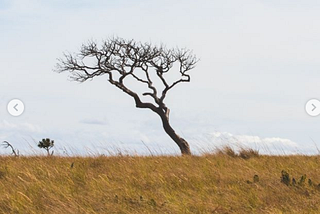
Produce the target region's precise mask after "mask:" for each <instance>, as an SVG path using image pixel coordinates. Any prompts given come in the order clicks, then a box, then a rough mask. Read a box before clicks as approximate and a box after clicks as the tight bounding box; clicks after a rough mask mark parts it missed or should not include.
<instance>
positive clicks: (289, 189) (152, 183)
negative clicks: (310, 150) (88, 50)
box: [0, 148, 320, 214]
mask: <svg viewBox="0 0 320 214" xmlns="http://www.w3.org/2000/svg"><path fill="white" fill-rule="evenodd" d="M319 158H320V157H319V156H303V155H292V156H265V155H259V154H258V153H257V151H255V150H245V149H243V150H242V151H241V150H239V151H238V152H235V151H233V150H232V148H223V149H221V151H216V152H215V153H211V154H204V155H202V156H127V155H118V156H110V157H106V156H96V157H58V156H56V157H55V156H53V157H45V156H29V157H23V156H22V157H9V156H0V213H60V214H61V213H92V214H93V213H320V204H319V203H318V202H319V201H320V190H319V189H318V188H317V184H318V183H320V173H319V172H320V162H319V160H320V159H319ZM282 170H285V171H286V172H288V173H289V174H290V176H291V177H296V178H299V177H300V176H301V175H304V174H306V175H307V179H308V178H309V179H312V182H313V183H314V185H313V186H312V185H310V186H309V185H304V186H302V185H300V186H299V185H285V184H283V183H282V182H281V172H282Z"/></svg>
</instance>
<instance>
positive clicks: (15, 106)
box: [13, 104, 313, 111]
mask: <svg viewBox="0 0 320 214" xmlns="http://www.w3.org/2000/svg"><path fill="white" fill-rule="evenodd" d="M18 105H19V104H15V105H14V106H13V108H14V110H16V111H19V110H18V109H17V106H18ZM312 111H313V110H312Z"/></svg>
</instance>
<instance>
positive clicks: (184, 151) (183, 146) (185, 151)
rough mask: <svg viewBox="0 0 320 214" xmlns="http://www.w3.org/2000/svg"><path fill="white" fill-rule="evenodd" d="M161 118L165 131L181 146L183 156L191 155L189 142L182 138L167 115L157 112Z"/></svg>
mask: <svg viewBox="0 0 320 214" xmlns="http://www.w3.org/2000/svg"><path fill="white" fill-rule="evenodd" d="M157 113H158V114H159V116H160V118H161V121H162V125H163V129H164V130H165V132H166V133H167V134H168V135H169V136H170V137H171V139H172V140H173V141H174V142H175V143H176V144H177V145H178V146H179V148H180V151H181V154H182V155H191V151H190V147H189V144H188V142H187V141H186V140H185V139H183V138H182V137H180V136H179V135H178V134H177V133H176V132H175V131H174V129H173V128H172V127H171V125H170V123H169V116H167V115H166V114H165V113H163V112H162V111H161V112H157Z"/></svg>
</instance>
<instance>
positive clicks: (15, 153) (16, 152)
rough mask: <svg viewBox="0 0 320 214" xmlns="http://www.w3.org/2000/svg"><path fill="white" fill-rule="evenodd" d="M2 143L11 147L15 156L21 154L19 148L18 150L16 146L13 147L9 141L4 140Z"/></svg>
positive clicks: (5, 146) (6, 146)
mask: <svg viewBox="0 0 320 214" xmlns="http://www.w3.org/2000/svg"><path fill="white" fill-rule="evenodd" d="M2 145H3V146H4V148H8V147H10V149H11V151H12V154H13V155H14V156H16V157H18V156H19V150H16V149H15V148H13V146H12V145H11V144H10V143H9V142H8V141H3V143H2Z"/></svg>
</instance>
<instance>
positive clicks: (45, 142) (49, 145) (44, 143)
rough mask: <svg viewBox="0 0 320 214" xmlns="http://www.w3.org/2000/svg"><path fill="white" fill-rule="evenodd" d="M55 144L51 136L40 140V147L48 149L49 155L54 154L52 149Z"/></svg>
mask: <svg viewBox="0 0 320 214" xmlns="http://www.w3.org/2000/svg"><path fill="white" fill-rule="evenodd" d="M53 146H54V141H53V140H50V138H46V139H42V141H39V144H38V147H39V148H43V149H45V150H46V151H47V154H48V156H49V155H53V151H52V152H51V154H50V149H51V148H52V147H53Z"/></svg>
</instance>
